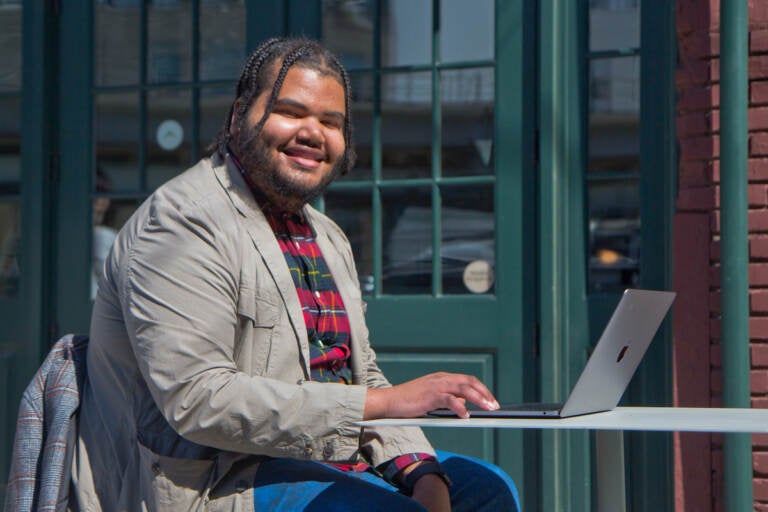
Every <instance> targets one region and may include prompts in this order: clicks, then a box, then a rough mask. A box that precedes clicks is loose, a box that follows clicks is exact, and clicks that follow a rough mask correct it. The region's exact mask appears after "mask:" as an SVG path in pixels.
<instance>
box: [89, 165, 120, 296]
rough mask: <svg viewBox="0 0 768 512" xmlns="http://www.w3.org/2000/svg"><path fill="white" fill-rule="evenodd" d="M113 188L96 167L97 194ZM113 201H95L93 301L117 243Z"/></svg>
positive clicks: (104, 174) (98, 199) (101, 198)
mask: <svg viewBox="0 0 768 512" xmlns="http://www.w3.org/2000/svg"><path fill="white" fill-rule="evenodd" d="M111 189H112V186H111V184H110V182H109V176H107V173H106V172H105V171H104V169H102V168H101V166H97V167H96V192H109V191H110V190H111ZM111 206H112V200H111V199H110V198H108V197H103V196H100V197H97V198H95V199H94V200H93V205H92V206H91V211H92V213H93V241H92V244H93V246H92V247H91V249H92V251H91V252H92V255H91V300H93V299H95V298H96V290H97V288H98V284H99V276H100V275H101V274H102V270H103V268H104V262H105V261H106V259H107V255H108V254H109V250H110V249H111V248H112V244H113V243H114V242H115V236H117V231H115V229H114V228H113V227H112V226H111V219H110V217H111Z"/></svg>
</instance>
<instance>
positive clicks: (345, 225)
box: [325, 190, 374, 294]
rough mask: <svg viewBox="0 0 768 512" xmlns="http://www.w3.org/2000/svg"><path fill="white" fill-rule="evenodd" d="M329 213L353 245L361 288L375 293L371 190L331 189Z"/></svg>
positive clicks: (326, 204) (327, 197) (367, 292)
mask: <svg viewBox="0 0 768 512" xmlns="http://www.w3.org/2000/svg"><path fill="white" fill-rule="evenodd" d="M325 213H326V214H328V216H330V217H331V218H332V219H333V220H334V221H336V223H337V224H338V225H339V226H340V227H341V229H342V230H343V231H344V233H345V234H346V235H347V237H348V238H349V242H350V243H351V244H352V252H353V254H354V255H355V264H356V265H357V273H358V275H359V277H360V288H361V289H362V290H363V293H366V294H370V293H373V288H374V280H373V212H372V209H371V193H370V192H369V191H368V190H329V191H327V192H326V193H325Z"/></svg>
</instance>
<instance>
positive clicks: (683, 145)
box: [680, 135, 720, 161]
mask: <svg viewBox="0 0 768 512" xmlns="http://www.w3.org/2000/svg"><path fill="white" fill-rule="evenodd" d="M719 154H720V137H718V136H717V135H703V136H696V137H686V138H681V139H680V160H681V161H687V160H711V159H712V158H717V157H718V156H719Z"/></svg>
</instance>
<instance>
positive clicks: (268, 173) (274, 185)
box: [232, 123, 343, 210]
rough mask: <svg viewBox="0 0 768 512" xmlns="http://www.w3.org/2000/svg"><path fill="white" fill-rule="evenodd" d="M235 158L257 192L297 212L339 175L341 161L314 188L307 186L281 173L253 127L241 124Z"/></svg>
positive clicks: (273, 202)
mask: <svg viewBox="0 0 768 512" xmlns="http://www.w3.org/2000/svg"><path fill="white" fill-rule="evenodd" d="M232 145H233V148H232V149H234V151H235V155H236V156H237V158H238V160H240V164H241V165H242V166H243V169H244V170H245V171H246V172H247V173H248V174H249V175H250V176H251V178H252V179H253V181H254V183H255V184H256V185H257V187H258V188H259V191H260V192H261V193H262V194H264V196H265V198H266V199H267V200H268V201H269V202H271V203H272V204H273V205H274V206H277V207H281V208H285V209H289V210H298V209H299V208H301V207H302V206H303V205H304V204H306V203H308V202H310V201H312V200H313V199H316V198H317V197H319V196H320V195H322V193H323V192H325V189H326V188H328V185H330V184H331V183H332V182H333V180H335V179H336V178H337V177H338V176H339V174H341V171H342V167H343V159H339V161H338V162H336V164H335V165H334V166H333V169H332V170H331V172H329V173H328V174H327V175H326V176H324V177H323V179H322V180H320V182H318V183H317V184H315V185H307V184H304V183H302V182H300V181H298V180H294V179H291V177H290V176H289V175H287V174H285V173H283V172H281V171H280V163H279V162H277V160H276V159H275V158H274V157H272V156H271V155H270V149H269V147H268V146H267V144H266V143H265V142H264V139H263V138H262V137H261V136H260V131H257V130H256V127H255V126H252V125H248V124H247V123H243V125H242V126H241V128H240V130H238V131H237V132H236V133H235V134H234V135H233V137H232Z"/></svg>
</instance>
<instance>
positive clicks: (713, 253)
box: [709, 238, 720, 262]
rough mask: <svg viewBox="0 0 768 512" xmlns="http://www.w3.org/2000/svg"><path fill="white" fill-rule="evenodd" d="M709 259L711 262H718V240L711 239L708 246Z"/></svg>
mask: <svg viewBox="0 0 768 512" xmlns="http://www.w3.org/2000/svg"><path fill="white" fill-rule="evenodd" d="M709 259H710V260H711V261H712V262H716V261H720V239H719V238H718V239H713V240H712V242H711V243H710V244H709Z"/></svg>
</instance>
